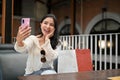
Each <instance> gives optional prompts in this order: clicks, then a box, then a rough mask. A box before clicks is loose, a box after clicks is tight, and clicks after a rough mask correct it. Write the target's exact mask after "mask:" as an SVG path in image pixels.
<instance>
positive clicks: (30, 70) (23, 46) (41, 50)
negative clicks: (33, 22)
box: [14, 14, 59, 76]
mask: <svg viewBox="0 0 120 80" xmlns="http://www.w3.org/2000/svg"><path fill="white" fill-rule="evenodd" d="M58 42H59V41H58V33H57V21H56V17H55V16H54V15H53V14H47V15H46V16H44V17H43V18H42V19H41V21H40V34H39V35H31V27H30V26H29V25H28V24H25V25H21V26H20V27H19V29H18V34H17V36H16V43H15V46H14V48H15V50H16V51H18V52H20V53H28V59H27V63H26V69H25V76H27V75H43V74H54V73H56V72H55V70H54V67H53V62H54V60H55V59H56V58H57V56H58V53H57V52H56V50H55V49H56V47H57V45H58Z"/></svg>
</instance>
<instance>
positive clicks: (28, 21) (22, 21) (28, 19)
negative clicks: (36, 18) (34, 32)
mask: <svg viewBox="0 0 120 80" xmlns="http://www.w3.org/2000/svg"><path fill="white" fill-rule="evenodd" d="M21 25H22V26H26V25H28V26H30V18H22V19H21Z"/></svg>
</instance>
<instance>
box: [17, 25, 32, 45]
mask: <svg viewBox="0 0 120 80" xmlns="http://www.w3.org/2000/svg"><path fill="white" fill-rule="evenodd" d="M30 34H31V27H30V26H27V25H26V26H23V25H21V26H20V27H19V29H18V33H17V37H16V40H17V43H18V45H19V46H24V43H23V40H24V39H25V38H27V37H28V36H30Z"/></svg>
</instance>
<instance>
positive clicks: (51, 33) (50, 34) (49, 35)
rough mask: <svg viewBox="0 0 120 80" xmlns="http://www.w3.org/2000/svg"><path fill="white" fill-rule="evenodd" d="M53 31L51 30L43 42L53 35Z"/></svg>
mask: <svg viewBox="0 0 120 80" xmlns="http://www.w3.org/2000/svg"><path fill="white" fill-rule="evenodd" d="M54 31H55V29H53V30H52V31H51V32H50V33H49V34H47V35H46V37H45V40H47V39H50V38H51V37H52V36H53V35H54Z"/></svg>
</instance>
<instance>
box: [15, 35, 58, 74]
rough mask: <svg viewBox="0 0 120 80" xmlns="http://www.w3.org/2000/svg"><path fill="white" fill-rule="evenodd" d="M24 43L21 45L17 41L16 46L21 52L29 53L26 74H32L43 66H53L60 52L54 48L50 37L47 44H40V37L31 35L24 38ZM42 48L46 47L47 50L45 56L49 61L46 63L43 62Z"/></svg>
mask: <svg viewBox="0 0 120 80" xmlns="http://www.w3.org/2000/svg"><path fill="white" fill-rule="evenodd" d="M24 43H25V45H24V46H23V47H20V46H18V44H17V42H16V43H15V46H14V48H15V50H16V51H18V52H20V53H28V59H27V63H26V69H25V74H30V73H32V72H33V71H37V70H40V69H41V68H47V67H51V68H53V61H54V59H56V58H57V56H58V53H57V52H56V51H55V50H53V48H52V46H51V44H50V39H48V40H47V41H45V44H43V45H40V43H39V40H38V38H37V37H36V36H34V35H31V36H29V37H28V38H26V39H25V40H24ZM41 49H44V50H45V52H46V55H45V57H46V60H47V61H46V62H45V63H42V62H41V57H42V56H41V53H40V51H41Z"/></svg>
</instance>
